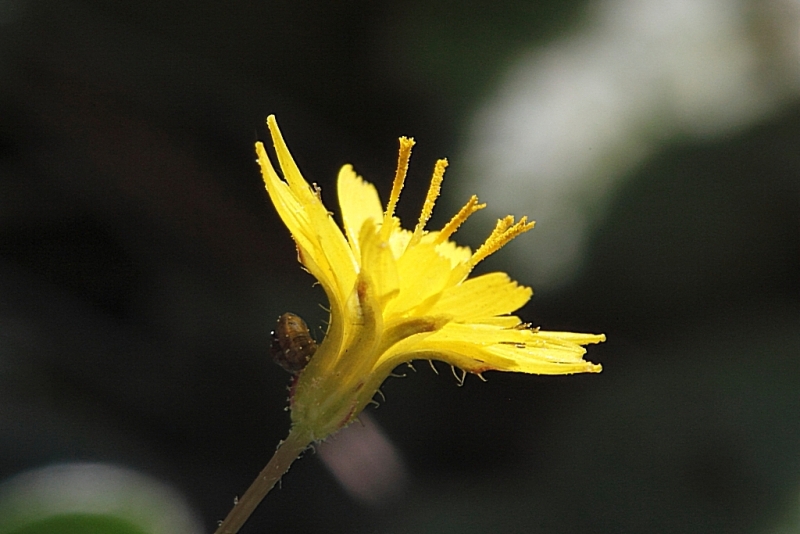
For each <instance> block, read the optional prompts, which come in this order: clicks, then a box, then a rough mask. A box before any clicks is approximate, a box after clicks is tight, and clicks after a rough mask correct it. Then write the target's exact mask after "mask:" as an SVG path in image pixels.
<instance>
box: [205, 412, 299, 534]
mask: <svg viewBox="0 0 800 534" xmlns="http://www.w3.org/2000/svg"><path fill="white" fill-rule="evenodd" d="M310 443H311V438H310V437H309V436H308V434H307V433H305V432H301V431H299V430H297V428H296V427H293V428H292V430H291V431H290V432H289V437H287V438H286V441H283V442H281V444H280V445H278V449H277V450H276V451H275V454H274V455H273V456H272V458H271V459H270V461H269V463H268V464H267V465H266V467H264V469H262V470H261V472H260V473H259V474H258V477H257V478H256V479H255V480H254V481H253V483H252V484H250V487H249V488H247V491H245V492H244V495H242V497H241V498H240V499H239V500H238V501H237V502H236V504H234V505H233V509H232V510H231V511H230V512H229V513H228V516H227V517H226V518H225V520H224V521H223V522H222V523H220V525H219V528H217V530H216V531H215V533H214V534H236V533H237V532H239V529H240V528H242V525H244V523H245V521H247V519H248V518H249V517H250V515H251V514H252V513H253V512H254V511H255V509H256V507H257V506H258V505H259V503H260V502H261V501H262V500H263V499H264V497H265V496H266V495H267V493H269V490H271V489H272V488H273V487H274V486H275V484H276V483H277V482H278V480H280V479H281V477H282V476H283V474H284V473H286V471H288V470H289V466H291V465H292V462H294V461H295V460H296V459H297V457H298V456H300V454H301V453H302V452H303V451H304V450H305V449H306V447H308V446H309V444H310Z"/></svg>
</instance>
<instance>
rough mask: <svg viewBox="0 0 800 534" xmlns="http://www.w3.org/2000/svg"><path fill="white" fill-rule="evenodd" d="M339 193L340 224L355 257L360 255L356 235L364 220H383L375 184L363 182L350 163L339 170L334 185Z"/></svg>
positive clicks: (377, 221)
mask: <svg viewBox="0 0 800 534" xmlns="http://www.w3.org/2000/svg"><path fill="white" fill-rule="evenodd" d="M336 189H337V192H338V194H339V206H340V207H341V209H342V224H343V226H344V230H345V232H346V233H347V240H348V241H349V242H350V246H351V247H352V248H353V253H354V254H355V256H356V257H357V258H360V257H361V251H360V249H359V243H358V236H359V233H360V232H361V227H362V226H363V225H364V221H366V220H372V221H374V222H375V223H376V224H378V223H380V222H381V220H383V207H382V206H381V201H380V198H379V197H378V191H377V190H376V189H375V186H374V185H372V184H371V183H369V182H365V181H364V180H363V179H362V178H361V177H360V176H358V175H357V174H356V173H355V172H354V171H353V167H352V166H351V165H345V166H344V167H342V169H341V170H340V171H339V179H338V181H337V186H336Z"/></svg>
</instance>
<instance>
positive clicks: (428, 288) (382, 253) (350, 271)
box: [256, 116, 605, 440]
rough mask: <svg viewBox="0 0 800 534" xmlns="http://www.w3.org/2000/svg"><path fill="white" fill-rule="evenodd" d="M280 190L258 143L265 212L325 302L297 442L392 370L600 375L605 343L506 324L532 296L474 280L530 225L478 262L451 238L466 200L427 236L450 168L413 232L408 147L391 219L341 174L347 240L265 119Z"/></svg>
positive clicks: (359, 183)
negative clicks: (272, 214)
mask: <svg viewBox="0 0 800 534" xmlns="http://www.w3.org/2000/svg"><path fill="white" fill-rule="evenodd" d="M267 124H268V125H269V129H270V132H271V134H272V140H273V142H274V144H275V151H276V154H277V158H278V163H279V165H280V168H281V170H282V171H283V179H281V178H280V177H279V176H278V174H277V173H276V172H275V169H274V168H273V166H272V164H271V162H270V159H269V156H268V155H267V153H266V150H265V149H264V145H263V144H262V143H257V144H256V152H257V154H258V161H259V164H260V165H261V173H262V175H263V177H264V182H265V184H266V187H267V191H268V192H269V196H270V198H271V199H272V202H273V203H274V204H275V208H276V209H277V211H278V214H279V215H280V217H281V219H283V222H284V223H285V224H286V226H287V227H288V228H289V231H290V232H291V234H292V237H294V240H295V243H296V244H297V251H298V257H299V260H300V262H301V263H302V264H303V265H304V266H305V268H306V269H308V271H309V272H310V273H311V274H312V275H313V276H314V277H316V279H317V280H318V281H319V283H320V284H321V285H322V287H323V288H324V290H325V293H326V295H327V297H328V301H329V305H330V312H331V317H330V324H329V327H328V331H327V333H326V335H325V339H324V340H323V341H322V343H321V344H320V346H319V348H318V349H317V351H316V353H315V354H314V357H313V358H311V361H310V362H309V364H308V365H307V367H306V368H305V369H304V370H303V371H302V372H301V373H300V375H299V376H298V378H297V381H296V383H295V384H294V387H293V391H292V394H291V401H290V402H291V415H292V424H293V432H295V431H298V432H299V433H301V434H303V435H305V436H308V437H309V438H310V439H312V440H320V439H324V438H325V437H327V436H328V435H329V434H332V433H333V432H336V431H337V430H339V429H340V428H342V427H344V426H346V425H347V424H348V423H350V422H351V421H352V420H353V419H354V418H355V417H356V416H357V415H358V414H359V413H360V412H361V410H362V409H363V408H364V407H365V406H366V405H367V404H368V403H369V402H370V401H371V400H372V398H373V396H374V395H375V393H376V392H377V390H378V388H379V387H380V385H381V384H382V383H383V381H384V380H385V379H386V378H387V377H388V376H389V374H390V373H391V371H392V370H393V369H394V368H395V367H396V366H398V365H399V364H402V363H406V362H410V361H411V360H415V359H429V360H441V361H444V362H447V363H449V364H450V365H452V366H454V367H458V368H460V369H463V370H464V371H465V372H470V373H475V374H478V375H480V373H483V372H485V371H490V370H496V371H516V372H522V373H534V374H569V373H584V372H590V373H596V372H599V371H600V369H601V367H600V366H599V365H596V364H593V363H590V362H587V361H585V360H583V355H584V353H585V352H586V350H585V349H584V348H583V346H582V345H586V344H590V343H599V342H602V341H604V340H605V336H604V335H602V334H577V333H572V332H546V331H543V330H539V329H538V328H530V327H529V325H526V324H523V323H522V322H521V321H520V319H519V318H518V317H516V316H514V315H510V314H511V313H512V312H514V311H515V310H517V309H518V308H520V307H521V306H522V305H524V304H525V303H526V302H527V301H528V299H530V297H531V294H532V291H531V289H530V288H528V287H524V286H520V285H518V284H517V283H516V282H514V281H512V280H511V279H510V278H509V277H508V275H507V274H505V273H500V272H496V273H490V274H484V275H481V276H477V277H475V278H469V275H470V273H471V271H472V270H473V268H474V267H475V265H476V264H477V263H478V262H480V261H481V260H483V259H484V258H486V257H487V256H489V255H490V254H492V253H494V252H496V251H497V250H499V249H500V248H501V247H503V245H505V244H506V243H508V242H509V241H511V240H512V239H513V238H515V237H516V236H518V235H519V234H521V233H523V232H526V231H528V230H530V229H531V228H532V227H533V223H528V222H527V220H526V219H525V217H523V218H522V219H520V220H519V221H518V222H514V218H513V217H512V216H508V217H506V218H504V219H501V220H499V221H498V222H497V225H496V226H495V228H494V230H493V231H492V233H491V234H490V235H489V237H488V238H487V239H486V241H485V242H484V244H483V245H481V246H480V247H479V248H478V249H477V250H476V251H474V252H473V251H471V250H470V249H469V248H468V247H463V246H458V245H456V244H455V243H454V242H453V241H451V240H450V237H451V236H452V235H453V233H454V232H455V231H456V229H457V228H458V227H459V226H460V225H461V223H463V222H464V221H465V220H466V219H467V218H468V217H469V216H470V215H471V214H472V213H474V212H476V211H477V210H479V209H481V208H483V207H484V204H479V203H478V199H477V197H475V196H473V197H472V198H471V199H470V200H469V201H468V202H467V204H466V205H465V206H464V207H463V208H462V209H461V211H459V212H458V213H457V214H456V215H455V217H453V218H452V219H451V220H450V222H448V223H447V224H446V225H445V226H444V228H442V229H441V230H439V231H427V230H425V225H426V223H427V222H428V219H429V218H430V216H431V212H432V210H433V205H434V202H435V201H436V198H437V197H438V195H439V188H440V186H441V183H442V177H443V175H444V170H445V167H446V166H447V160H440V161H438V162H437V163H436V166H435V169H434V172H433V179H432V181H431V185H430V188H429V189H428V194H427V197H426V199H425V203H424V205H423V207H422V212H421V214H420V216H419V220H418V221H417V224H416V226H415V228H414V229H413V231H412V230H405V229H403V228H402V227H401V226H400V221H399V219H398V218H397V217H395V216H394V210H395V206H396V205H397V201H398V199H399V196H400V190H401V189H402V187H403V181H404V179H405V175H406V170H407V169H408V160H409V157H410V156H411V147H412V146H413V144H414V141H413V140H411V139H407V138H405V137H403V138H400V155H399V158H398V165H397V172H396V174H395V178H394V184H393V186H392V191H391V194H390V196H389V202H388V205H387V206H386V208H385V209H384V208H383V205H382V204H381V203H380V200H379V199H378V193H377V191H376V190H375V187H374V186H373V185H372V184H369V183H367V182H365V181H364V180H362V179H361V178H360V177H359V176H357V175H356V174H355V172H354V171H353V168H352V167H351V166H350V165H345V166H344V167H343V168H342V170H341V171H340V172H339V178H338V196H339V205H340V207H341V211H342V226H343V228H344V233H343V232H342V230H340V228H339V226H338V225H337V224H336V223H335V222H334V219H333V217H332V214H331V213H330V212H329V211H328V209H327V208H326V207H325V205H324V204H323V203H322V195H321V192H320V190H319V189H318V188H317V187H316V186H313V187H312V186H310V185H309V184H308V182H306V181H305V180H304V179H303V176H302V175H301V174H300V170H299V169H298V168H297V165H296V164H295V162H294V160H293V158H292V156H291V154H290V153H289V150H288V148H287V147H286V143H285V142H284V140H283V137H282V136H281V132H280V130H279V129H278V124H277V122H276V121H275V117H274V116H270V117H269V118H268V119H267Z"/></svg>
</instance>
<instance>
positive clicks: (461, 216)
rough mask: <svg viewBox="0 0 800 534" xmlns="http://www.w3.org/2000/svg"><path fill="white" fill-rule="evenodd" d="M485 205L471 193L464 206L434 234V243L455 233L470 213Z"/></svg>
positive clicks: (442, 240)
mask: <svg viewBox="0 0 800 534" xmlns="http://www.w3.org/2000/svg"><path fill="white" fill-rule="evenodd" d="M485 207H486V204H478V197H477V195H472V197H471V198H470V199H469V200H468V201H467V203H466V204H464V207H463V208H461V209H460V210H459V211H458V213H456V214H455V215H454V216H453V218H452V219H450V221H449V222H448V223H447V224H445V225H444V228H442V230H441V231H440V232H439V235H437V236H436V244H437V245H438V244H439V243H444V242H445V241H447V240H448V239H450V236H451V235H453V234H454V233H455V231H456V230H458V228H459V227H460V226H461V225H462V224H464V221H466V220H467V219H468V218H469V216H470V215H472V214H473V213H475V212H476V211H478V210H482V209H483V208H485Z"/></svg>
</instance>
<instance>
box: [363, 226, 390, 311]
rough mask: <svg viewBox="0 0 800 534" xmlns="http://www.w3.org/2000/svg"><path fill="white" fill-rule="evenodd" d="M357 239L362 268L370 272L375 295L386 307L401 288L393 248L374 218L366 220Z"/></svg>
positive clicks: (382, 306) (382, 305)
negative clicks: (384, 237)
mask: <svg viewBox="0 0 800 534" xmlns="http://www.w3.org/2000/svg"><path fill="white" fill-rule="evenodd" d="M378 220H380V219H378ZM357 241H358V242H359V245H360V247H361V270H362V271H363V272H366V273H369V274H370V280H371V281H372V283H373V284H374V285H375V290H374V291H375V295H376V297H377V299H378V300H379V302H380V305H381V308H384V307H385V306H386V303H387V302H388V301H389V300H390V299H392V298H394V297H396V296H397V294H398V292H399V290H400V289H399V278H398V275H397V262H396V261H395V259H394V255H393V254H392V249H391V248H390V247H389V243H387V242H386V241H383V240H382V239H381V234H380V230H378V228H377V227H376V226H375V220H374V219H372V218H367V219H365V220H364V224H363V225H362V227H361V232H360V233H359V237H358V240H357Z"/></svg>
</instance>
